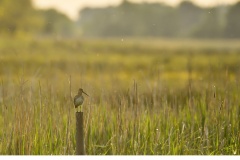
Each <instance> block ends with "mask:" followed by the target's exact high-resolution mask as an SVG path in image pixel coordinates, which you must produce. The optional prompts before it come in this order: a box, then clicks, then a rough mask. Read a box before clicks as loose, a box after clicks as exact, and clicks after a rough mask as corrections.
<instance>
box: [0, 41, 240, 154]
mask: <svg viewBox="0 0 240 160" xmlns="http://www.w3.org/2000/svg"><path fill="white" fill-rule="evenodd" d="M239 62H240V45H239V41H234V40H231V41H230V40H229V41H221V40H214V41H210V40H209V41H203V40H202V41H200V40H199V41H197V40H162V39H150V38H149V39H80V40H61V39H56V40H52V39H38V40H30V39H23V40H13V39H1V40H0V127H1V130H0V142H1V143H0V154H2V155H74V154H75V147H76V143H75V109H74V106H73V102H72V99H73V97H74V96H75V94H77V91H78V88H80V87H81V88H83V89H84V90H85V92H86V93H87V94H88V95H90V96H89V97H86V98H85V102H84V105H83V112H84V126H85V128H84V131H85V148H86V154H88V155H239V154H240V86H239V85H240V82H239V80H240V63H239Z"/></svg>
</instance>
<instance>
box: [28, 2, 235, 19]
mask: <svg viewBox="0 0 240 160" xmlns="http://www.w3.org/2000/svg"><path fill="white" fill-rule="evenodd" d="M32 1H33V4H34V6H35V7H37V8H55V9H57V10H58V11H61V12H63V13H65V14H67V15H68V16H69V17H70V18H72V19H76V18H77V16H78V12H79V10H80V9H81V8H84V7H104V6H107V5H118V4H120V3H121V2H122V0H32ZM130 1H132V2H163V3H165V4H169V5H172V6H174V5H177V4H179V2H181V1H182V0H130ZM191 1H192V2H194V3H195V4H197V5H200V6H203V7H207V6H214V5H222V4H233V3H236V2H237V1H238V0H191Z"/></svg>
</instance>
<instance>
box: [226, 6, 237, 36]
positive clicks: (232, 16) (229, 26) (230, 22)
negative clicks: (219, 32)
mask: <svg viewBox="0 0 240 160" xmlns="http://www.w3.org/2000/svg"><path fill="white" fill-rule="evenodd" d="M239 15H240V2H238V3H237V4H235V5H234V6H232V7H231V8H230V9H229V12H228V14H227V23H226V28H225V37H227V38H240V16H239Z"/></svg>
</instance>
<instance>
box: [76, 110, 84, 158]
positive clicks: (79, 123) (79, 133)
mask: <svg viewBox="0 0 240 160" xmlns="http://www.w3.org/2000/svg"><path fill="white" fill-rule="evenodd" d="M84 154H85V150H84V132H83V112H76V155H84Z"/></svg>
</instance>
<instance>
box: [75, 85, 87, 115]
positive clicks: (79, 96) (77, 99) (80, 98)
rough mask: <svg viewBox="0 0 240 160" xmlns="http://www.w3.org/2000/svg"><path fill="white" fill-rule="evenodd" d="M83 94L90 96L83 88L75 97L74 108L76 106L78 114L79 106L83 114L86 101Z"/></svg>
mask: <svg viewBox="0 0 240 160" xmlns="http://www.w3.org/2000/svg"><path fill="white" fill-rule="evenodd" d="M82 93H84V94H86V95H87V96H89V95H88V94H87V93H85V92H84V91H83V89H82V88H79V89H78V94H77V95H76V96H75V97H74V106H75V109H76V112H78V106H80V112H82V104H83V101H84V97H83V95H82Z"/></svg>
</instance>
